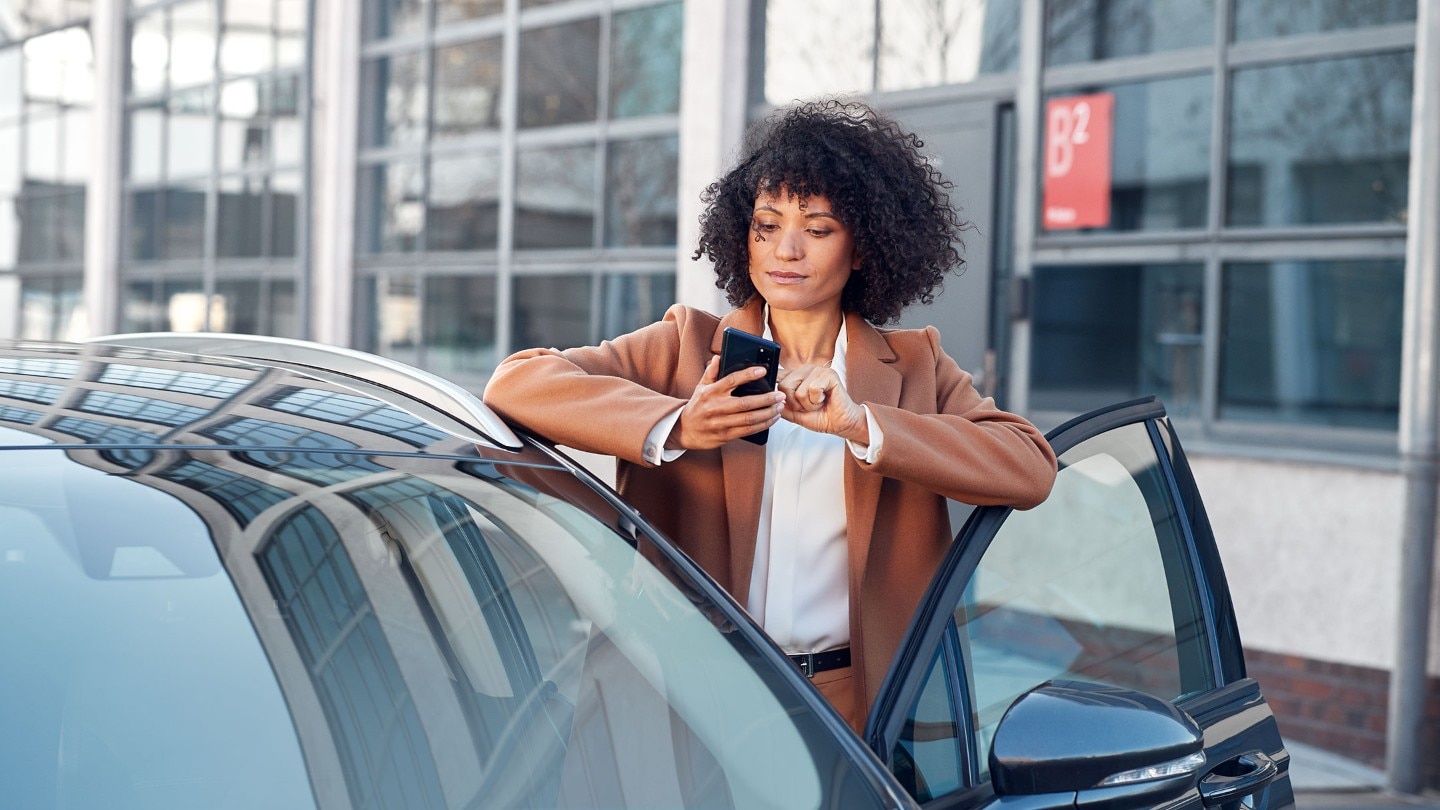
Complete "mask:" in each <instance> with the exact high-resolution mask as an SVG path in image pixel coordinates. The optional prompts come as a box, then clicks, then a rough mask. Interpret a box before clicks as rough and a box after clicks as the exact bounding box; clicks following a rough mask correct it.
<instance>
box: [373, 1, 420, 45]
mask: <svg viewBox="0 0 1440 810" xmlns="http://www.w3.org/2000/svg"><path fill="white" fill-rule="evenodd" d="M427 5H428V4H427V3H426V2H425V0H366V2H365V24H364V28H365V38H366V39H385V38H386V37H394V36H405V35H407V34H416V33H419V31H420V29H421V28H423V27H424V25H425V7H426V6H427Z"/></svg>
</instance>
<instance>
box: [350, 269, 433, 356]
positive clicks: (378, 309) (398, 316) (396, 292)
mask: <svg viewBox="0 0 1440 810" xmlns="http://www.w3.org/2000/svg"><path fill="white" fill-rule="evenodd" d="M359 287H360V295H359V296H357V297H358V299H359V303H360V307H361V310H360V312H361V318H360V320H361V322H362V323H364V324H365V325H366V327H367V328H366V329H365V331H364V334H363V335H362V340H363V341H364V344H363V348H364V349H365V350H366V351H368V352H373V353H375V354H379V355H383V356H385V357H392V358H394V359H396V360H399V361H401V362H405V363H410V364H412V365H415V364H418V363H419V362H420V294H419V285H418V284H417V283H416V281H415V277H414V276H409V275H403V276H402V275H384V276H378V277H376V278H373V279H369V280H368V281H367V282H365V283H362V284H360V285H359Z"/></svg>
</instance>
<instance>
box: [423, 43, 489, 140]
mask: <svg viewBox="0 0 1440 810" xmlns="http://www.w3.org/2000/svg"><path fill="white" fill-rule="evenodd" d="M502 50H503V48H502V41H501V40H500V39H498V38H497V39H482V40H479V41H476V42H467V43H464V44H463V45H452V46H450V47H448V48H440V49H438V50H436V51H435V135H436V137H441V136H445V135H467V134H469V133H471V132H477V131H483V130H495V129H499V128H500V113H501V107H500V72H501V64H502Z"/></svg>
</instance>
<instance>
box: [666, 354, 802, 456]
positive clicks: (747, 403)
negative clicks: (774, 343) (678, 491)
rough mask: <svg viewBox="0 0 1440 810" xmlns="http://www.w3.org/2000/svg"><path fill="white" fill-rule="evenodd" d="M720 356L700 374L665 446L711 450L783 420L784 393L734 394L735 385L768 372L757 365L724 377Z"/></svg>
mask: <svg viewBox="0 0 1440 810" xmlns="http://www.w3.org/2000/svg"><path fill="white" fill-rule="evenodd" d="M719 373H720V358H719V357H712V358H710V365H708V366H706V367H705V373H704V374H702V375H700V384H699V385H697V386H695V393H693V394H691V395H690V401H689V402H687V403H686V404H685V407H684V408H681V409H680V419H679V420H678V421H676V423H675V427H674V429H672V430H671V431H670V438H669V439H667V440H666V442H665V447H666V449H669V450H680V449H684V450H710V449H712V448H716V447H719V446H720V445H722V444H725V443H726V442H729V441H732V440H734V439H739V438H741V437H743V436H749V435H750V434H752V433H758V432H760V431H762V430H764V429H766V428H768V427H770V426H771V425H773V424H775V423H776V422H778V421H780V411H781V409H782V408H784V402H785V397H784V395H783V394H780V393H778V392H771V393H768V394H755V395H753V396H748V397H736V396H731V395H730V392H731V391H734V390H735V389H736V387H738V386H740V385H743V384H745V383H747V382H751V381H753V380H758V379H760V378H761V377H764V376H765V369H763V368H760V367H759V366H755V367H752V368H745V369H741V370H739V371H737V372H735V373H734V374H729V375H726V376H725V378H724V379H721V380H716V375H718V374H719Z"/></svg>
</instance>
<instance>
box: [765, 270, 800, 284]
mask: <svg viewBox="0 0 1440 810" xmlns="http://www.w3.org/2000/svg"><path fill="white" fill-rule="evenodd" d="M765 275H767V276H769V277H770V280H771V281H773V282H775V283H776V284H799V283H800V282H802V281H804V280H805V276H802V275H800V274H799V273H778V272H774V271H771V272H769V273H766V274H765Z"/></svg>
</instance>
